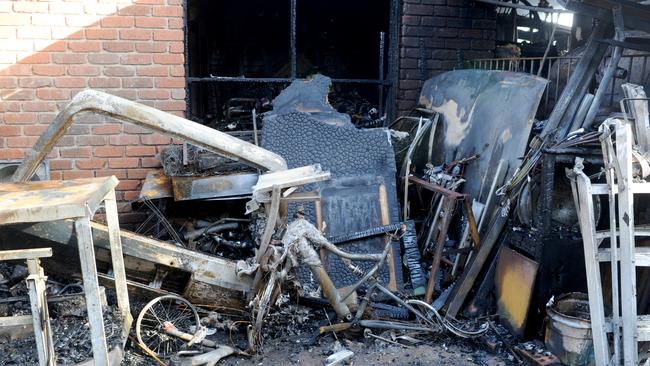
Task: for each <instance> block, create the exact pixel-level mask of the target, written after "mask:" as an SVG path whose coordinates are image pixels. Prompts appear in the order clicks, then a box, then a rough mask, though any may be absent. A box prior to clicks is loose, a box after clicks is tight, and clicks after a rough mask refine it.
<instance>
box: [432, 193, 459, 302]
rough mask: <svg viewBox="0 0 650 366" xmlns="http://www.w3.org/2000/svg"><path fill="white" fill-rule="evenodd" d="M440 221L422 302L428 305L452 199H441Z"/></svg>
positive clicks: (450, 213)
mask: <svg viewBox="0 0 650 366" xmlns="http://www.w3.org/2000/svg"><path fill="white" fill-rule="evenodd" d="M442 200H443V202H444V203H443V204H442V215H443V216H442V220H441V221H440V229H439V230H438V238H437V240H436V249H435V252H434V255H433V261H432V262H431V272H429V283H428V284H427V290H426V292H425V293H424V301H425V302H426V303H427V304H430V303H431V301H432V300H433V289H434V287H435V284H436V278H437V277H438V269H439V268H440V260H441V259H442V251H443V249H444V248H445V241H446V240H447V230H448V229H449V224H450V222H451V216H452V214H453V211H454V207H455V206H456V199H455V198H454V197H446V196H443V197H442Z"/></svg>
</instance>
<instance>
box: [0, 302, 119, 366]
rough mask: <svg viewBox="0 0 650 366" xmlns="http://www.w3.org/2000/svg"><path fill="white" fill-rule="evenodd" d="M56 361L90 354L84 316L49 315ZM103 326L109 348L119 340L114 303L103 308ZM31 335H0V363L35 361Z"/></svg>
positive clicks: (80, 358)
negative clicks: (14, 337)
mask: <svg viewBox="0 0 650 366" xmlns="http://www.w3.org/2000/svg"><path fill="white" fill-rule="evenodd" d="M50 324H51V326H52V338H53V339H52V340H53V342H54V352H55V353H56V363H57V364H63V365H67V364H74V363H79V362H82V361H85V360H88V359H91V358H92V343H91V341H90V324H89V323H88V318H87V317H85V316H84V317H80V316H60V317H58V318H52V319H50ZM104 329H105V334H106V342H107V344H108V347H109V349H110V348H112V347H114V346H117V345H119V344H120V335H121V329H122V326H121V320H120V316H119V311H118V309H117V308H115V307H109V308H107V309H105V310H104ZM35 342H36V341H35V339H34V336H33V335H32V336H29V337H27V338H24V339H20V340H9V339H7V338H4V337H3V338H0V354H1V355H3V357H2V359H0V365H38V355H37V353H36V343H35Z"/></svg>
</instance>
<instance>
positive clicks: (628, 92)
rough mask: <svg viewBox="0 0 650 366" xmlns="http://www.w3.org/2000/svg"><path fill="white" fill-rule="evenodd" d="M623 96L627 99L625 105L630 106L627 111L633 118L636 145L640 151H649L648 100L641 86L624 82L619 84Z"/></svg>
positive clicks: (649, 120) (649, 118) (649, 122)
mask: <svg viewBox="0 0 650 366" xmlns="http://www.w3.org/2000/svg"><path fill="white" fill-rule="evenodd" d="M621 87H622V89H623V93H624V94H625V98H626V99H628V101H627V105H628V106H629V107H630V109H629V110H628V112H630V115H631V117H632V120H634V127H635V128H634V130H635V132H636V133H635V136H636V140H637V142H638V146H639V148H640V149H641V151H642V152H648V151H650V134H649V133H648V129H650V115H649V114H648V100H647V99H646V93H645V91H644V90H643V87H642V86H640V85H634V84H630V83H625V84H623V85H621Z"/></svg>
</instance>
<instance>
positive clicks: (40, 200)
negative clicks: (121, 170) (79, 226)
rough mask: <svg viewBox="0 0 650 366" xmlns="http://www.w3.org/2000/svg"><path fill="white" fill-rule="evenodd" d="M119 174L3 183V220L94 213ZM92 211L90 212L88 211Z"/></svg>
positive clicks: (0, 192)
mask: <svg viewBox="0 0 650 366" xmlns="http://www.w3.org/2000/svg"><path fill="white" fill-rule="evenodd" d="M117 183H118V181H117V178H115V177H113V176H111V177H105V178H89V179H75V180H67V181H43V182H28V183H2V184H0V224H10V223H21V222H41V221H54V220H63V219H70V218H77V217H83V216H86V215H92V213H94V212H95V210H97V208H98V207H99V204H100V203H101V202H102V200H103V199H104V196H105V195H106V194H107V193H108V192H109V191H110V190H111V189H113V188H115V186H117ZM89 211H90V212H89Z"/></svg>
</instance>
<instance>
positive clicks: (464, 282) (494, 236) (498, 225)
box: [447, 212, 508, 318]
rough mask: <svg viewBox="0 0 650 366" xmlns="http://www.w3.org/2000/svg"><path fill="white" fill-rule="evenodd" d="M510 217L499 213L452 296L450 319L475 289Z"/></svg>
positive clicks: (449, 309) (448, 309)
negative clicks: (475, 283) (477, 280)
mask: <svg viewBox="0 0 650 366" xmlns="http://www.w3.org/2000/svg"><path fill="white" fill-rule="evenodd" d="M507 219H508V217H507V216H505V215H502V214H501V213H500V212H499V213H497V215H496V218H495V219H494V221H493V222H492V225H491V227H490V230H489V231H488V232H487V234H486V236H485V239H483V242H482V244H481V248H480V249H479V250H478V252H477V253H476V256H475V257H474V260H473V261H472V263H471V264H470V265H469V267H468V268H467V269H466V270H465V271H464V272H463V275H462V276H461V278H460V282H459V286H458V287H456V288H455V289H454V292H453V293H452V294H451V296H450V301H449V307H448V308H447V316H448V317H452V318H453V317H456V315H457V314H458V312H459V311H460V309H461V308H462V306H463V304H464V303H465V299H466V298H467V295H468V294H469V292H470V291H471V290H472V287H474V282H475V281H476V278H477V277H478V276H479V274H480V273H481V270H482V269H483V265H484V264H485V262H486V261H487V259H488V257H489V255H490V253H491V252H492V248H493V247H494V245H495V244H496V242H497V240H498V239H499V235H500V234H501V230H503V227H504V226H505V224H506V221H507Z"/></svg>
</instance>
